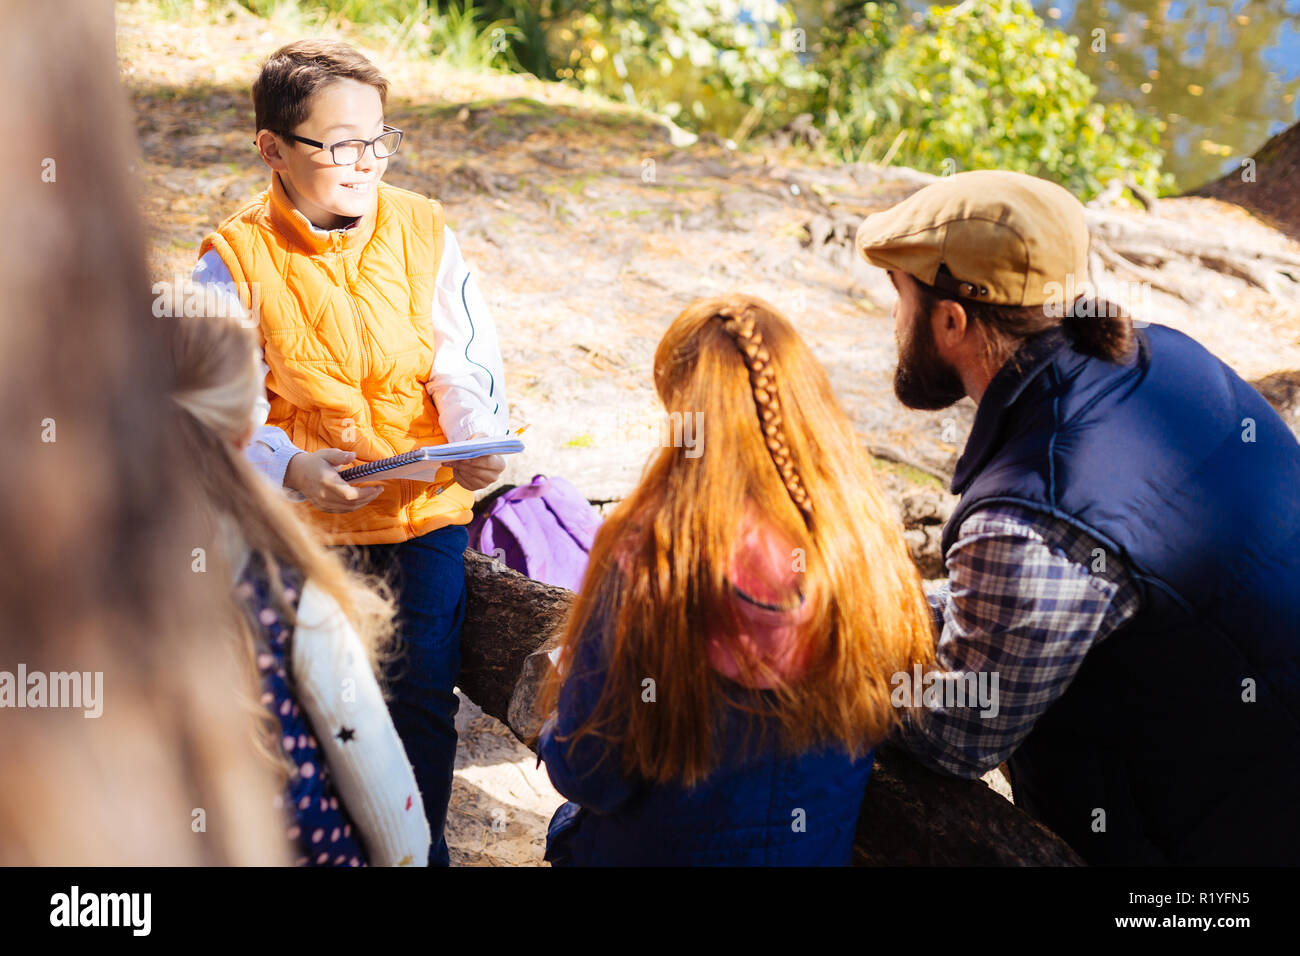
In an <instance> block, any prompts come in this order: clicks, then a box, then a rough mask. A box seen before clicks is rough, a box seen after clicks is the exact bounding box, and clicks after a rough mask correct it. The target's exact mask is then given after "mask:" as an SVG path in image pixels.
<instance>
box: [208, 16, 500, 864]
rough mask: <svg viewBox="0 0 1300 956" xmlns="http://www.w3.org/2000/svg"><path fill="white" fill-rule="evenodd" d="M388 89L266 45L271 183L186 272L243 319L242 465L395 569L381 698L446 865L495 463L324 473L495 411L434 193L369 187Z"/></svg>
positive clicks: (476, 317)
mask: <svg viewBox="0 0 1300 956" xmlns="http://www.w3.org/2000/svg"><path fill="white" fill-rule="evenodd" d="M387 91H388V81H387V80H386V79H385V78H384V77H383V75H382V74H381V73H380V72H379V71H378V70H377V69H376V68H375V66H374V65H373V64H372V63H370V61H369V60H367V59H366V58H365V57H364V56H362V55H361V54H360V53H358V52H357V51H356V50H354V49H352V48H351V47H349V46H347V45H346V44H344V43H340V42H337V41H333V40H302V41H298V42H296V43H291V44H289V45H288V46H285V47H282V48H281V49H279V50H277V51H276V52H275V53H274V54H273V55H272V56H271V58H270V59H269V60H267V62H266V63H265V64H264V65H263V67H262V71H261V75H260V76H259V77H258V79H257V80H256V82H254V84H253V89H252V94H253V104H254V108H255V111H256V126H257V137H256V139H255V140H254V144H255V145H256V146H257V148H258V151H259V153H260V155H261V157H262V160H263V161H264V162H265V163H266V164H267V166H269V167H270V168H271V171H272V174H271V185H270V188H269V189H267V190H266V191H265V192H263V193H262V194H261V195H259V196H258V197H257V198H256V199H254V200H253V201H252V202H251V203H250V204H248V205H247V206H245V207H244V208H243V209H241V210H240V211H239V212H237V213H235V214H234V215H233V216H231V217H230V218H229V219H227V220H226V221H225V222H224V223H222V224H221V226H220V227H219V228H218V229H217V230H216V231H215V232H214V233H212V234H211V235H209V236H208V237H207V238H206V239H205V240H204V241H203V245H202V248H201V250H200V260H199V264H198V266H197V267H196V269H195V271H194V279H195V281H197V282H200V283H212V284H217V285H219V286H222V287H223V288H224V289H226V290H227V291H228V292H229V293H230V294H234V295H237V296H238V297H239V298H240V300H241V302H242V304H243V306H244V307H245V308H247V309H249V310H251V312H252V314H253V316H254V318H255V319H256V320H257V322H258V326H259V340H260V342H261V346H262V350H263V355H264V362H265V366H264V367H265V369H266V372H267V378H266V390H267V399H268V401H267V402H266V403H264V404H263V405H262V409H261V412H262V413H264V415H265V424H264V425H261V427H259V428H258V429H257V431H256V432H255V434H254V439H253V441H252V442H251V443H250V445H249V458H250V460H251V461H252V462H253V464H254V465H255V466H256V467H257V468H258V469H259V470H261V471H262V472H263V473H264V474H265V475H266V476H267V477H268V478H269V479H270V480H271V481H273V482H274V483H275V484H276V485H277V486H279V485H283V487H284V488H285V489H287V493H288V494H289V497H291V498H294V499H296V500H299V501H300V502H301V503H300V505H299V508H300V509H301V512H302V514H303V516H304V517H306V518H307V519H308V520H310V521H311V522H312V523H313V524H314V525H315V526H316V527H317V528H318V530H319V532H320V533H321V534H322V535H323V536H324V538H325V540H326V542H327V543H328V544H332V545H340V546H359V547H356V548H355V550H350V551H349V555H350V556H351V557H353V558H354V559H355V560H357V561H358V562H360V563H362V564H363V565H365V566H366V567H367V568H369V569H371V570H375V571H379V572H382V573H389V575H390V577H391V579H392V582H393V585H394V589H395V593H396V596H397V599H398V604H399V630H400V638H401V655H400V657H398V658H397V659H396V660H395V661H394V662H393V664H392V665H391V669H390V673H389V675H388V677H389V686H390V689H391V692H392V700H391V702H390V705H389V708H390V711H391V713H392V717H393V722H394V724H395V725H396V727H397V731H398V734H399V735H400V736H401V738H402V742H403V744H404V746H405V747H406V751H407V754H408V756H409V757H410V760H411V764H412V765H413V767H414V768H415V774H416V780H417V782H418V783H419V786H420V790H421V793H422V798H423V801H424V810H425V814H426V816H427V817H428V820H429V825H430V827H431V828H432V830H433V837H434V840H433V846H432V848H431V850H430V855H429V863H430V865H447V863H448V862H449V860H448V851H447V845H446V841H445V840H444V839H443V824H444V822H445V819H446V812H447V803H448V800H449V798H450V794H451V780H452V766H453V763H454V760H455V755H456V727H455V714H456V710H457V701H456V697H455V695H454V693H453V690H452V688H453V686H454V685H455V682H456V679H457V676H458V673H459V669H460V630H461V624H462V622H463V620H464V614H465V573H464V559H463V552H464V550H465V547H466V545H467V543H468V539H467V534H466V529H465V525H466V524H468V523H469V521H470V519H471V517H472V514H471V510H470V509H471V507H472V506H473V504H474V491H475V490H477V489H480V488H484V487H486V486H487V485H489V484H491V483H492V482H493V481H495V480H496V479H497V477H498V476H499V475H500V474H501V472H502V471H503V470H504V463H503V462H502V460H501V458H500V457H499V456H496V455H491V456H485V457H482V458H477V459H472V460H469V461H463V462H457V463H456V464H455V465H454V466H452V467H446V468H443V469H442V470H440V472H439V473H438V481H436V482H434V483H431V484H427V485H426V484H417V483H414V482H408V481H391V482H384V483H375V484H372V485H369V486H359V487H357V486H351V485H348V484H347V483H345V482H344V481H343V480H342V479H341V478H340V477H339V475H338V469H339V468H340V467H341V466H343V465H351V464H354V463H364V462H370V461H375V460H378V459H381V458H387V457H390V456H392V455H397V454H400V453H402V452H406V451H409V450H411V449H413V448H419V447H423V446H426V445H439V444H444V443H447V442H452V441H461V440H464V439H467V438H471V437H478V436H493V437H495V436H499V435H504V434H506V433H507V431H508V428H507V424H506V423H507V418H508V411H509V410H508V405H507V403H506V393H505V381H504V376H503V373H502V369H501V357H500V354H499V352H498V349H497V342H496V331H495V329H494V327H493V323H492V318H491V316H490V315H489V313H488V310H487V308H486V305H485V304H484V301H483V298H482V295H481V294H480V293H479V290H478V288H477V286H476V285H475V283H474V279H473V276H472V275H471V273H470V271H469V269H468V268H467V267H466V265H465V263H464V260H463V259H462V258H461V255H460V250H459V247H458V245H457V242H456V238H455V236H454V235H452V232H451V230H450V229H447V228H446V226H445V222H444V215H443V210H442V207H441V205H440V204H439V203H437V202H436V201H434V200H430V199H429V198H427V197H425V196H421V195H418V194H416V193H413V192H408V191H406V190H403V189H398V188H396V187H393V186H389V185H386V184H384V183H383V182H382V178H383V175H384V172H385V170H386V169H387V166H388V158H389V157H390V156H392V154H393V153H395V152H396V151H397V149H398V146H399V145H400V144H401V141H402V131H401V130H398V129H394V128H393V127H391V126H387V125H385V124H384V105H385V101H386V97H387ZM258 424H260V422H259V423H258ZM358 743H359V744H361V745H364V742H358ZM407 809H408V810H411V809H412V808H407Z"/></svg>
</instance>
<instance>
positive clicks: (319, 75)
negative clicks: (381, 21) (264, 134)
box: [253, 40, 388, 135]
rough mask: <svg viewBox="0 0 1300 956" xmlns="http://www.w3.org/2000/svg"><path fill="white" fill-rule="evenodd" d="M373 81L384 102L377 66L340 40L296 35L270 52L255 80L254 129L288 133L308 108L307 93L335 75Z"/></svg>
mask: <svg viewBox="0 0 1300 956" xmlns="http://www.w3.org/2000/svg"><path fill="white" fill-rule="evenodd" d="M340 79H350V80H356V81H357V82H359V83H365V84H367V85H369V86H373V87H374V88H375V89H376V90H378V91H379V101H380V102H381V103H384V104H385V105H387V103H388V80H387V79H386V78H385V77H384V75H383V74H382V73H380V72H379V68H378V67H376V66H375V65H374V64H373V63H371V62H370V61H369V60H367V59H366V58H365V57H364V56H362V55H361V54H360V53H359V52H357V51H356V50H354V49H353V48H352V47H350V46H348V45H347V44H346V43H343V42H341V41H339V40H297V41H295V42H293V43H289V44H286V45H285V46H282V47H280V49H278V50H276V51H275V52H274V53H272V54H271V57H270V59H268V60H267V61H266V62H265V63H264V64H262V72H261V74H260V75H259V76H258V78H257V79H256V80H254V81H253V112H254V114H255V118H256V123H257V131H259V132H260V131H261V130H264V129H269V130H271V132H273V133H280V134H281V135H283V134H286V133H291V132H293V130H294V129H295V128H296V127H297V126H298V124H299V123H301V122H303V120H305V119H306V118H307V115H308V113H309V112H310V111H311V98H312V95H313V94H315V93H316V91H317V90H319V89H320V88H321V87H322V86H325V85H326V84H328V83H332V82H333V81H334V80H340Z"/></svg>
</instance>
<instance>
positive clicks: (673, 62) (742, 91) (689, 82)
mask: <svg viewBox="0 0 1300 956" xmlns="http://www.w3.org/2000/svg"><path fill="white" fill-rule="evenodd" d="M797 29H798V28H797V25H796V23H795V15H794V12H793V11H792V9H791V8H790V7H789V6H788V5H786V4H782V3H779V2H777V0H657V2H653V3H648V2H644V0H606V2H605V3H604V4H603V5H601V6H592V7H588V8H587V9H586V10H583V11H581V12H575V13H573V14H572V15H571V16H570V17H568V18H567V20H566V22H565V23H564V24H563V26H562V27H560V29H559V30H558V31H556V33H555V35H554V37H553V40H552V51H553V54H555V55H558V57H559V59H560V62H561V63H562V65H561V66H560V67H559V68H558V69H557V71H556V73H557V76H558V77H560V78H562V79H573V80H575V81H577V82H579V83H581V84H582V85H585V86H589V87H593V88H596V89H598V90H600V91H601V92H604V93H607V94H609V95H612V96H615V97H618V98H620V99H624V100H626V101H628V102H630V103H635V104H638V105H640V106H643V107H646V108H648V109H652V110H655V111H657V112H662V113H665V114H666V115H668V116H670V117H673V118H674V119H677V120H679V121H680V122H682V123H683V124H685V125H687V126H692V127H696V128H700V129H711V130H714V131H717V132H719V133H721V134H723V135H727V136H730V135H733V134H734V133H736V132H738V131H739V132H742V133H743V132H744V131H745V130H746V129H747V128H749V127H751V126H752V125H753V124H754V123H756V122H757V120H758V119H759V117H760V116H761V115H762V114H763V113H764V112H768V113H770V114H773V115H782V114H785V113H788V112H789V110H790V109H791V108H794V107H797V106H799V105H801V104H802V100H803V98H804V97H803V95H802V94H803V92H804V91H807V90H810V89H812V88H814V87H815V86H816V85H817V84H818V83H819V82H820V77H819V76H818V75H817V73H816V71H815V70H814V69H813V68H812V67H811V66H810V65H805V64H804V63H802V62H801V61H800V57H799V54H798V47H799V46H800V44H799V43H798V42H797V40H798V36H799V34H798V33H797V32H796V31H797ZM751 114H752V115H751Z"/></svg>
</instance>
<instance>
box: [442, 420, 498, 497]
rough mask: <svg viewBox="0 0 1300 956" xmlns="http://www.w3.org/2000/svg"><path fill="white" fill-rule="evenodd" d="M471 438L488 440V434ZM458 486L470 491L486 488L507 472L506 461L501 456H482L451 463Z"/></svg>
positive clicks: (480, 433)
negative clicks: (502, 473)
mask: <svg viewBox="0 0 1300 956" xmlns="http://www.w3.org/2000/svg"><path fill="white" fill-rule="evenodd" d="M469 437H470V438H486V437H487V433H486V432H475V433H474V434H473V435H470V436H469ZM447 464H449V465H450V466H451V473H452V476H453V477H454V478H455V479H456V484H458V485H460V486H461V487H462V488H465V489H467V490H469V491H478V490H479V489H480V488H486V487H487V486H488V485H490V484H492V482H494V481H496V480H497V479H498V478H500V477H501V472H503V471H505V470H506V460H505V459H504V458H503V457H502V456H500V455H481V456H480V457H478V458H466V459H465V460H464V461H449V462H447Z"/></svg>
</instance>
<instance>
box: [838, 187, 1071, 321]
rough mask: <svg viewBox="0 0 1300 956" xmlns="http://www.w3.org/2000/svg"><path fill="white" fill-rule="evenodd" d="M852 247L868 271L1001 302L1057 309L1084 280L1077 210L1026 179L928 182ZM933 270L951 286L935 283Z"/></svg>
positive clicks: (863, 228) (1060, 194) (1066, 198)
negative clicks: (893, 272)
mask: <svg viewBox="0 0 1300 956" xmlns="http://www.w3.org/2000/svg"><path fill="white" fill-rule="evenodd" d="M856 245H857V248H858V251H859V252H860V253H862V256H863V258H865V259H866V260H867V261H868V262H870V263H871V264H872V265H873V266H879V267H880V268H882V269H898V270H899V271H901V272H906V273H907V274H908V275H911V276H914V277H915V278H917V279H920V280H921V281H922V282H924V283H926V284H927V285H937V286H939V287H941V288H944V289H945V291H948V292H950V293H951V294H953V295H959V296H963V297H965V298H970V299H979V300H981V301H985V302H995V303H998V304H1001V305H1042V304H1043V303H1047V302H1063V301H1064V300H1065V298H1066V294H1067V289H1069V290H1074V291H1072V292H1070V293H1069V294H1070V296H1071V297H1073V296H1074V295H1077V294H1079V293H1080V292H1081V291H1082V289H1083V288H1084V283H1086V282H1087V280H1088V227H1087V224H1086V223H1085V222H1084V218H1083V206H1082V204H1080V202H1079V200H1077V199H1075V198H1074V196H1073V195H1072V194H1071V193H1070V192H1069V191H1068V190H1066V189H1064V188H1062V187H1060V186H1058V185H1056V184H1055V183H1049V182H1048V181H1047V180H1045V179H1038V178H1037V177H1035V176H1028V175H1026V174H1024V173H1012V172H1005V171H1002V170H993V169H984V170H977V171H975V172H969V173H957V174H956V175H955V176H948V177H946V178H944V179H941V180H939V181H938V182H935V183H931V184H930V185H929V186H926V187H925V188H924V189H921V190H919V191H918V192H915V193H913V194H912V195H911V196H908V197H907V198H906V199H904V200H903V201H902V202H900V203H899V204H898V205H896V206H893V207H891V208H889V209H887V210H885V211H884V212H878V213H875V214H873V215H870V216H868V217H867V218H866V219H864V220H863V221H862V225H860V226H859V227H858V234H857V240H856ZM940 265H946V266H947V267H948V271H949V272H951V273H952V275H953V276H954V278H955V282H953V281H947V282H945V281H943V280H942V279H940V278H939V266H940ZM936 280H939V281H936Z"/></svg>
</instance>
